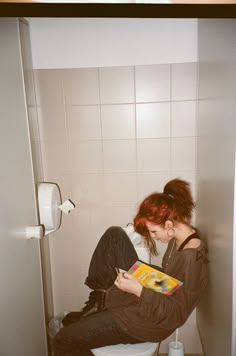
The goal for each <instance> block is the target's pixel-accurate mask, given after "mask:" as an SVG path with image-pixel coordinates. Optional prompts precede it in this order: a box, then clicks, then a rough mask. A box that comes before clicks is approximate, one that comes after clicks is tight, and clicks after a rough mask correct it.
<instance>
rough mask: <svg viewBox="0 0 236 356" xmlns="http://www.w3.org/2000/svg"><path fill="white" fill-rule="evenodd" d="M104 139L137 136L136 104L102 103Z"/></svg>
mask: <svg viewBox="0 0 236 356" xmlns="http://www.w3.org/2000/svg"><path fill="white" fill-rule="evenodd" d="M101 119H102V136H103V139H119V138H120V139H122V138H135V105H134V104H127V105H122V104H120V105H102V106H101Z"/></svg>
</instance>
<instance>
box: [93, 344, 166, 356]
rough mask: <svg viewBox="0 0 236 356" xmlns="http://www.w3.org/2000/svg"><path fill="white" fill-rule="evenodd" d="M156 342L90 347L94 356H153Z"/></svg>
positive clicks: (156, 346) (156, 345)
mask: <svg viewBox="0 0 236 356" xmlns="http://www.w3.org/2000/svg"><path fill="white" fill-rule="evenodd" d="M158 345H159V343H158V342H143V343H141V344H117V345H110V346H104V347H99V348H97V349H92V350H91V352H92V353H93V354H94V355H95V356H155V355H156V350H157V348H158Z"/></svg>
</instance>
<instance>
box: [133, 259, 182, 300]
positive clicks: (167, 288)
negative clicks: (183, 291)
mask: <svg viewBox="0 0 236 356" xmlns="http://www.w3.org/2000/svg"><path fill="white" fill-rule="evenodd" d="M127 272H128V273H130V274H132V275H133V276H134V277H135V278H137V279H138V281H139V282H140V284H142V286H144V287H146V288H150V289H152V290H154V291H155V292H158V293H162V294H166V295H172V294H173V293H174V292H175V291H176V290H177V289H178V288H180V287H181V286H182V285H183V282H181V281H179V280H178V279H176V278H174V277H171V276H169V275H168V274H166V273H164V272H162V271H160V270H158V269H155V268H154V267H151V266H149V265H147V264H146V263H144V262H142V261H137V262H135V264H134V265H133V266H132V267H131V268H130V269H129V270H128V271H127Z"/></svg>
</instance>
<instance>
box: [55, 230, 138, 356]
mask: <svg viewBox="0 0 236 356" xmlns="http://www.w3.org/2000/svg"><path fill="white" fill-rule="evenodd" d="M137 260H138V255H137V253H136V251H135V249H134V247H133V244H132V243H131V241H130V239H129V237H128V236H127V234H126V233H125V231H124V230H123V229H122V228H120V227H110V228H109V229H108V230H107V231H106V232H105V233H104V234H103V236H102V237H101V239H100V240H99V242H98V245H97V247H96V249H95V251H94V253H93V256H92V259H91V262H90V266H89V272H88V277H87V278H86V281H85V284H86V285H87V286H89V287H90V288H91V289H107V288H109V287H110V286H112V285H113V283H114V280H115V278H116V271H115V267H120V268H122V269H124V270H127V269H129V268H130V267H131V266H132V265H133V264H134V263H135V262H136V261H137ZM139 342H142V341H140V340H137V339H134V338H132V337H131V336H129V335H127V334H126V333H125V331H124V330H123V329H121V328H120V327H119V326H118V325H117V324H116V321H115V320H113V318H112V316H111V313H110V312H109V311H108V310H106V311H102V312H99V313H96V314H93V315H90V316H87V317H86V318H81V319H80V320H79V321H77V322H75V323H73V324H71V325H68V326H66V327H64V328H62V329H61V330H60V332H59V333H58V334H57V335H56V336H55V338H54V342H53V344H54V350H55V355H56V356H88V355H93V354H92V352H91V351H90V350H91V349H93V348H97V347H102V346H107V345H115V344H120V343H122V344H126V343H130V344H131V343H139Z"/></svg>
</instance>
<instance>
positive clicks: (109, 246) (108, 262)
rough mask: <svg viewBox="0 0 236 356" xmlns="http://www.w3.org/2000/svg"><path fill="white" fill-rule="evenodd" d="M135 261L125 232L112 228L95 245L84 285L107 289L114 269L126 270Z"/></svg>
mask: <svg viewBox="0 0 236 356" xmlns="http://www.w3.org/2000/svg"><path fill="white" fill-rule="evenodd" d="M137 260H138V255H137V253H136V251H135V248H134V246H133V244H132V242H131V241H130V239H129V237H128V235H127V234H126V232H125V231H124V230H123V229H122V228H121V227H118V226H112V227H110V228H108V229H107V230H106V231H105V233H104V234H103V236H102V237H101V238H100V240H99V242H98V244H97V247H96V249H95V251H94V253H93V256H92V259H91V262H90V266H89V272H88V277H87V278H86V281H85V284H86V285H87V286H88V287H90V288H91V289H107V288H109V287H111V286H112V285H113V283H114V280H115V278H116V272H115V267H118V268H122V269H124V270H128V269H129V268H130V267H131V266H132V265H133V264H134V263H135V262H136V261H137Z"/></svg>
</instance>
